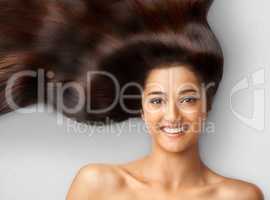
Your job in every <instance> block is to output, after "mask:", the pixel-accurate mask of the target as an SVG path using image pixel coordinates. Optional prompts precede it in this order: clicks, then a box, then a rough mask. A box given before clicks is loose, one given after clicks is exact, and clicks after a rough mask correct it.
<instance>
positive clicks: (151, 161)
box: [145, 144, 205, 188]
mask: <svg viewBox="0 0 270 200" xmlns="http://www.w3.org/2000/svg"><path fill="white" fill-rule="evenodd" d="M204 167H205V166H204V165H203V163H202V161H201V159H200V156H199V151H198V144H195V145H194V146H191V147H190V148H188V149H186V150H185V151H183V152H177V153H172V152H166V151H164V150H162V149H159V148H153V150H152V152H151V154H150V155H149V156H148V157H147V159H146V165H145V174H146V176H147V177H148V178H149V180H150V181H151V180H152V182H158V183H161V184H162V185H164V186H166V187H170V188H179V187H180V186H187V185H192V186H194V185H198V184H203V183H204V180H203V177H204V176H203V172H204Z"/></svg>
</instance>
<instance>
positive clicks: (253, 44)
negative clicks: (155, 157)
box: [0, 0, 270, 200]
mask: <svg viewBox="0 0 270 200" xmlns="http://www.w3.org/2000/svg"><path fill="white" fill-rule="evenodd" d="M269 8H270V2H269V0H260V1H255V0H237V1H233V0H223V1H221V0H219V1H218V0H216V1H215V2H214V4H213V6H212V8H211V10H210V13H209V17H208V18H209V22H210V25H211V27H212V28H213V30H214V31H215V33H216V35H217V37H218V39H219V40H220V42H221V44H222V48H223V50H224V55H225V70H224V78H223V80H222V83H221V85H220V89H219V91H218V94H217V96H216V101H215V103H214V106H213V110H212V112H211V113H210V115H209V119H208V120H209V122H214V124H215V132H214V133H211V134H210V133H203V134H202V137H201V141H200V147H201V155H202V158H203V161H204V162H205V163H206V164H207V165H208V166H209V167H210V168H212V169H213V170H215V171H217V172H219V173H221V174H223V175H225V176H230V177H234V178H238V179H243V180H246V181H250V182H253V183H255V184H257V185H258V186H260V187H261V188H262V189H263V191H264V194H265V197H266V199H268V200H270V191H269V188H270V172H269V169H270V161H269V151H270V145H269V144H270V135H269V133H270V132H269V119H270V116H269V115H270V110H269V102H270V96H269V92H270V84H269V77H270V76H269V75H270V72H269V67H270V55H269V52H270V45H269V44H270V38H269V36H270V24H269V19H270V13H269V12H268V11H269ZM259 69H263V70H264V74H265V83H264V84H263V85H262V86H261V88H263V89H265V96H264V100H265V102H266V103H265V107H264V111H265V112H264V113H263V112H260V113H259V117H262V116H263V115H264V120H265V127H264V129H263V130H257V129H256V128H254V127H253V128H252V127H250V126H248V124H246V123H244V122H243V121H241V120H240V119H239V118H238V117H237V115H235V113H233V112H232V109H231V105H230V92H231V91H232V88H233V87H234V86H235V85H236V84H237V83H238V82H239V81H240V80H242V79H243V78H245V77H246V78H250V75H251V74H252V73H254V72H256V71H258V70H259ZM255 89H256V87H255V88H253V87H250V88H248V89H246V90H241V91H240V92H238V93H237V94H235V95H234V96H233V98H232V107H233V108H234V110H235V111H237V113H238V114H240V115H242V116H245V117H247V118H250V117H252V113H253V111H254V110H256V109H257V108H258V107H259V106H262V105H261V104H260V105H258V104H255V105H254V98H253V94H254V93H253V91H254V90H255ZM29 109H30V108H29ZM56 117H57V115H56V113H49V112H44V113H38V112H36V113H32V114H20V113H10V114H7V115H4V116H1V117H0V199H1V200H19V199H35V200H48V199H50V200H59V199H64V198H65V195H66V192H67V190H68V187H69V185H70V183H71V181H72V179H73V177H74V175H75V173H76V172H77V170H78V169H79V168H80V167H81V166H83V165H85V164H87V163H93V162H125V161H129V160H133V159H136V158H138V157H140V156H142V155H144V154H146V153H148V151H149V144H150V140H149V137H148V136H147V133H146V131H144V130H145V129H143V123H142V121H141V120H140V119H132V120H129V121H126V122H123V123H120V124H118V125H117V126H116V125H115V126H114V127H112V128H114V129H111V130H110V129H106V130H97V129H96V127H87V128H86V127H80V128H79V127H78V126H77V130H75V128H76V127H75V128H74V127H73V128H70V126H68V124H67V121H66V120H64V124H62V125H59V124H57V118H56ZM257 117H258V116H257ZM129 124H131V125H132V126H134V127H133V128H128V125H129ZM135 126H137V128H138V127H139V128H140V129H136V127H135ZM141 128H142V129H141Z"/></svg>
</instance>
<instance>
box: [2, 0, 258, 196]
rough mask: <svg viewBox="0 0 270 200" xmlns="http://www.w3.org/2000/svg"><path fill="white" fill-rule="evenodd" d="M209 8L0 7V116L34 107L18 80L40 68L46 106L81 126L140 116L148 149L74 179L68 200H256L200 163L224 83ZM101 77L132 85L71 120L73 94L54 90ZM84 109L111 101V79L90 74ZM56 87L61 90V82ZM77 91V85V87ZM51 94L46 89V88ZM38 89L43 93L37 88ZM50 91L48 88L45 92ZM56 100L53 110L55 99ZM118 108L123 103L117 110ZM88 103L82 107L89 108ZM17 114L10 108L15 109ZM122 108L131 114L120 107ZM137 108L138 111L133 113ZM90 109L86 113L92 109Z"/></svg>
mask: <svg viewBox="0 0 270 200" xmlns="http://www.w3.org/2000/svg"><path fill="white" fill-rule="evenodd" d="M211 3H212V0H170V1H169V0H167V1H166V0H152V1H148V0H110V1H109V0H77V1H69V0H59V1H49V0H42V1H37V0H27V1H24V2H23V3H22V1H20V0H9V1H8V0H3V1H1V2H0V87H1V88H3V89H4V88H8V89H9V90H8V91H9V93H8V94H9V96H7V95H6V91H5V90H1V91H0V113H6V112H9V111H11V110H14V108H11V107H10V105H9V104H8V102H9V101H8V100H9V99H13V100H15V103H16V104H17V105H18V106H17V107H20V106H26V105H29V104H32V103H34V102H36V101H37V99H38V94H39V92H38V91H37V90H36V89H37V88H39V87H37V77H36V76H27V77H21V78H20V79H19V80H17V82H15V84H14V85H13V87H8V85H9V84H8V80H9V79H10V78H11V77H12V76H13V75H14V74H16V73H17V72H21V71H24V70H32V71H37V70H38V69H40V68H41V69H44V70H46V71H50V72H53V75H54V76H51V75H52V73H50V76H46V77H45V84H44V85H45V86H47V83H58V84H55V85H53V86H55V88H54V87H51V89H52V90H54V89H55V90H56V91H55V93H53V95H51V94H50V95H48V94H49V93H48V94H47V93H46V94H45V103H52V104H53V105H55V106H57V110H58V111H62V112H63V113H64V114H66V115H68V116H69V117H73V118H74V119H76V120H78V121H104V120H106V118H107V117H109V118H111V119H113V120H115V121H122V120H125V119H127V118H129V117H137V116H141V117H142V118H143V120H144V121H145V123H146V125H147V127H148V132H149V134H150V135H151V137H152V140H153V144H152V151H151V153H150V154H149V155H147V156H145V157H144V158H142V159H140V160H136V161H134V162H130V163H127V164H121V165H110V164H91V165H88V166H85V167H83V168H82V169H81V170H80V171H79V172H78V174H77V176H76V178H75V179H74V181H73V183H72V185H71V188H70V190H69V192H68V195H67V200H88V199H95V200H102V199H111V200H113V199H117V200H119V199H125V200H126V199H208V200H211V199H215V200H218V199H226V200H231V199H248V200H261V199H263V195H262V192H261V191H260V189H259V188H258V187H257V186H255V185H254V184H251V183H247V182H243V181H239V180H234V179H230V178H226V177H223V176H221V175H218V174H216V173H215V172H213V171H211V170H210V169H209V168H207V166H205V165H204V164H203V162H202V161H201V159H200V156H199V152H198V137H199V134H200V132H201V128H202V125H203V123H204V121H205V120H206V116H207V113H208V112H209V111H210V110H211V105H212V102H213V98H214V95H215V93H216V91H217V88H218V84H219V82H220V81H221V77H222V67H223V55H222V51H221V48H220V46H219V43H218V41H217V40H216V38H215V36H214V34H213V32H212V31H211V29H210V27H209V25H208V23H207V20H206V19H207V18H206V16H207V12H208V9H209V7H210V5H211ZM95 70H97V71H103V72H104V71H105V72H107V73H108V74H111V75H113V77H115V78H116V79H117V80H118V83H119V85H120V88H126V87H125V86H126V84H128V83H131V82H133V83H137V84H138V85H139V86H141V87H140V88H142V90H140V91H139V92H138V88H132V87H129V88H128V89H127V90H126V94H133V95H134V94H139V95H141V98H139V99H125V101H124V105H125V106H123V102H122V101H118V103H117V104H116V105H115V106H114V107H113V108H112V109H109V110H106V111H105V112H102V113H101V112H99V113H96V112H89V110H87V108H88V106H87V105H86V104H85V105H83V106H82V107H80V109H79V110H77V112H72V113H71V112H68V109H67V110H65V109H64V108H65V106H68V107H76V106H77V102H78V101H79V99H80V95H78V94H81V93H80V92H79V93H78V91H76V89H75V88H74V87H67V88H66V89H65V90H64V91H65V92H64V91H62V90H61V93H60V94H61V95H58V93H57V92H59V91H58V90H57V89H58V88H57V86H59V85H60V86H62V85H63V86H64V85H65V84H67V85H68V84H69V83H71V82H72V83H73V82H76V83H78V84H79V85H80V88H81V89H82V90H83V91H86V92H89V87H88V86H89V82H87V77H85V74H86V73H87V72H88V71H95ZM90 79H91V81H92V82H91V86H92V88H91V92H90V95H89V96H90V97H91V103H90V107H91V108H94V109H100V108H101V109H102V108H107V107H109V106H110V105H111V104H112V102H113V101H114V99H115V96H118V94H119V93H118V92H117V90H114V89H115V88H113V87H112V85H113V84H111V80H110V79H108V77H104V76H103V77H100V76H97V75H94V76H91V77H90ZM59 83H61V84H59ZM78 84H77V86H78ZM50 86H52V85H50ZM39 89H40V88H39ZM46 92H48V90H46ZM59 96H60V98H61V99H60V100H62V101H60V103H59V99H57V98H58V97H59ZM119 102H120V103H119ZM88 103H89V102H88ZM17 107H16V108H17ZM127 108H128V109H127ZM131 110H132V111H137V110H141V112H130V111H131ZM90 111H91V110H90Z"/></svg>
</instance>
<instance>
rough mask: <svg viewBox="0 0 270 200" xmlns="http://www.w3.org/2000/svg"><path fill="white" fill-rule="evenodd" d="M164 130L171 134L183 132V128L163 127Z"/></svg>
mask: <svg viewBox="0 0 270 200" xmlns="http://www.w3.org/2000/svg"><path fill="white" fill-rule="evenodd" d="M163 130H164V131H165V132H167V133H169V134H181V133H182V132H183V129H182V128H167V127H166V128H163Z"/></svg>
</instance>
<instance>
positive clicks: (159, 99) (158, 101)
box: [149, 98, 163, 104]
mask: <svg viewBox="0 0 270 200" xmlns="http://www.w3.org/2000/svg"><path fill="white" fill-rule="evenodd" d="M149 102H150V103H151V104H161V103H162V102H163V99H161V98H153V99H151V100H150V101H149Z"/></svg>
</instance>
